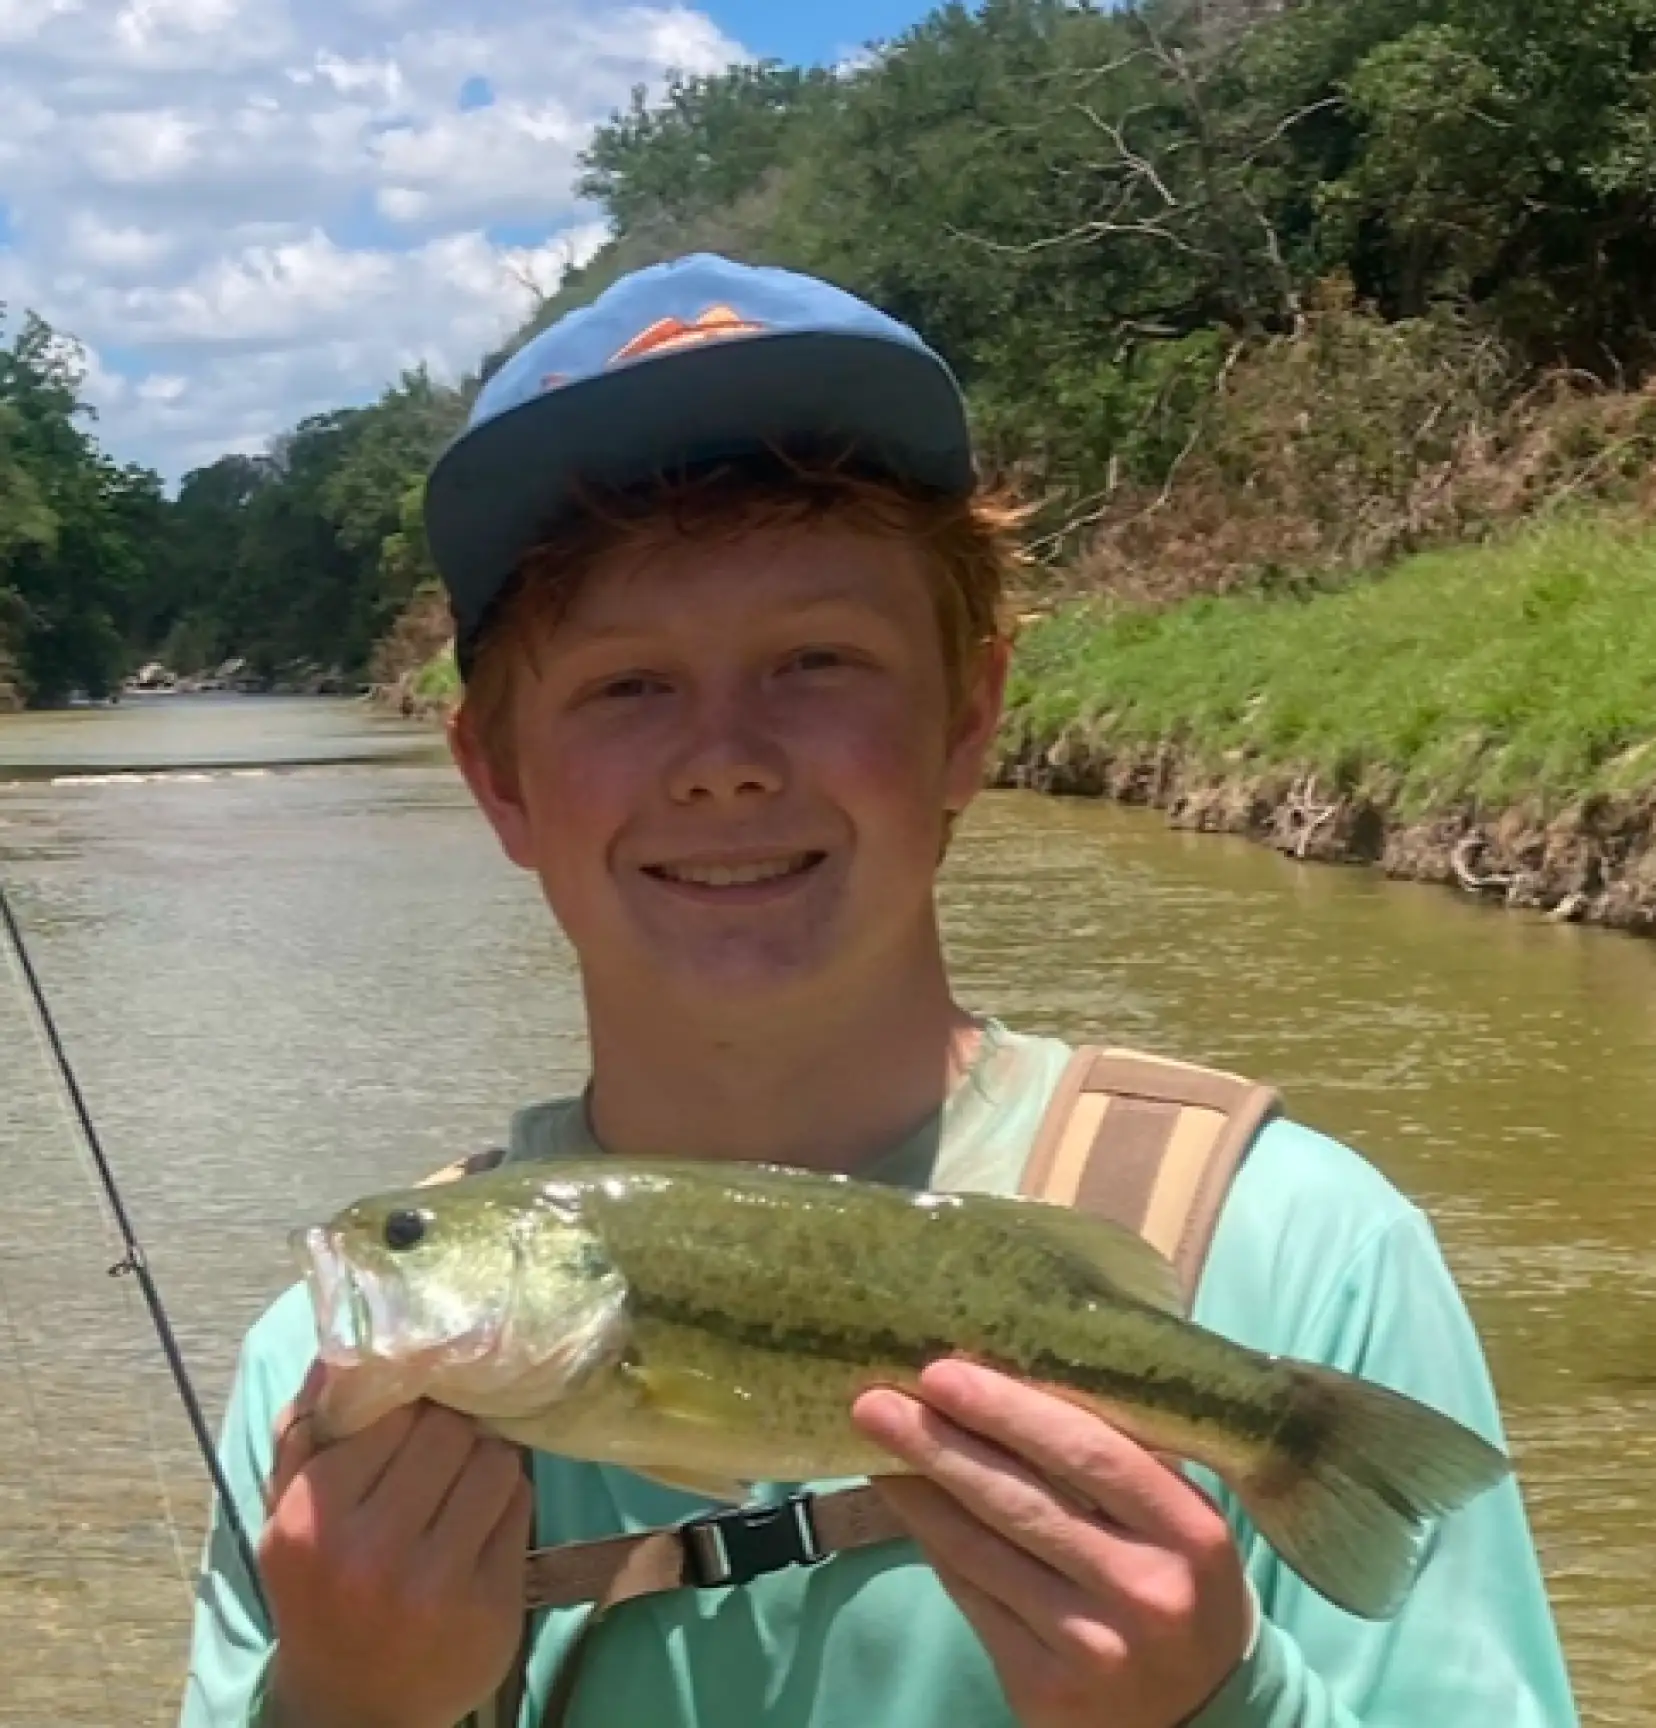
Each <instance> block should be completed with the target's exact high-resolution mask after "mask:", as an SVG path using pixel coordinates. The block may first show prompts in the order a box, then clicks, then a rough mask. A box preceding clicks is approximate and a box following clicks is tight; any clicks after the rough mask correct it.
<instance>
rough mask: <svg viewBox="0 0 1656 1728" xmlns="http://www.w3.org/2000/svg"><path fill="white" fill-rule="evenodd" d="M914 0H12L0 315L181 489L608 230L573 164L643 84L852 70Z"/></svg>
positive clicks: (479, 344) (3, 45)
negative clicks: (52, 332)
mask: <svg viewBox="0 0 1656 1728" xmlns="http://www.w3.org/2000/svg"><path fill="white" fill-rule="evenodd" d="M929 10H930V6H929V5H928V4H927V3H926V0H707V3H706V4H703V5H701V6H699V7H695V6H690V5H682V4H680V5H675V4H665V3H661V4H655V3H649V0H645V3H642V4H617V0H0V309H3V312H0V315H3V317H4V319H5V334H7V335H9V334H10V333H12V332H13V331H15V328H16V326H17V323H18V322H19V321H20V319H21V317H22V315H23V313H24V312H25V311H27V310H32V311H36V312H38V313H40V314H41V316H43V317H44V318H46V319H47V321H48V322H49V323H50V324H51V325H52V326H53V327H54V329H56V330H58V331H60V332H62V333H63V334H65V335H68V336H71V337H73V338H74V339H75V340H76V341H77V342H78V343H79V344H80V345H81V347H82V349H83V351H84V365H85V369H86V375H87V382H86V386H85V395H86V396H87V398H88V399H89V400H90V401H91V402H92V404H93V405H94V406H95V407H96V409H97V414H98V418H97V421H96V424H95V427H94V431H95V435H96V437H97V439H98V441H99V443H100V444H101V445H102V447H103V448H104V449H105V450H106V451H107V452H108V453H109V454H110V455H111V456H112V457H114V458H115V459H116V460H118V461H123V462H126V461H131V462H139V463H142V464H144V465H145V466H146V467H150V468H153V469H156V470H157V471H158V472H160V473H161V474H162V476H163V477H164V478H165V479H166V480H167V482H168V484H169V487H171V486H172V485H175V484H176V482H177V480H178V479H179V478H180V477H181V476H182V475H183V474H184V473H186V472H188V471H189V470H190V469H191V468H195V467H199V466H201V465H204V464H205V463H208V462H211V461H212V460H214V458H216V457H218V456H220V455H223V454H225V453H226V452H228V451H246V452H256V451H259V450H262V449H264V448H266V447H267V446H268V444H269V441H270V440H271V438H272V437H273V436H275V435H276V434H278V433H280V432H282V431H284V430H286V429H287V428H288V427H290V426H292V425H294V424H295V423H296V422H297V421H298V420H299V419H300V418H301V417H302V416H304V415H306V414H309V413H314V412H317V411H320V410H325V409H329V408H335V407H340V406H343V405H346V404H350V403H356V402H363V401H371V400H372V399H373V398H374V397H376V396H377V395H378V394H379V392H380V391H381V389H383V387H384V386H385V385H386V384H388V383H390V382H392V381H394V380H395V378H396V377H397V375H398V374H399V372H400V371H401V370H402V369H403V368H405V367H409V366H413V365H416V364H419V363H421V362H424V363H425V364H427V365H428V366H430V367H431V369H432V370H433V372H434V373H436V374H437V375H438V376H441V377H444V378H454V377H457V376H458V375H460V374H461V373H462V372H464V371H465V370H467V369H469V368H472V367H474V366H475V365H476V364H477V362H478V360H479V359H480V358H481V357H482V356H483V354H485V353H486V352H487V351H488V350H489V349H491V348H493V347H494V346H495V345H496V344H497V343H499V342H500V341H501V340H502V339H503V338H504V337H506V336H507V335H509V334H510V333H511V331H512V330H514V329H515V328H517V327H518V325H519V324H520V323H521V322H522V320H523V318H524V316H525V315H526V313H527V312H528V311H529V309H530V308H531V307H532V305H533V303H534V291H533V289H532V288H531V287H530V286H529V284H531V283H532V284H534V285H536V286H537V287H538V288H540V289H541V290H550V289H551V288H553V287H555V286H556V284H557V281H558V278H559V275H560V273H561V271H562V270H563V269H564V268H565V267H566V266H567V264H568V263H569V262H570V261H572V260H573V261H579V260H580V259H581V258H584V257H586V256H589V255H590V253H591V252H592V250H593V249H594V248H595V247H596V246H597V245H599V244H600V243H601V242H602V239H603V227H602V222H601V220H600V214H599V212H597V211H595V210H593V209H592V208H590V207H583V206H581V205H579V204H578V203H577V202H576V200H575V197H574V192H573V184H574V180H575V177H576V170H575V158H576V156H577V155H578V154H579V152H580V150H581V148H582V145H583V143H584V142H585V140H586V138H587V137H588V136H589V135H590V133H591V130H592V128H593V126H594V125H596V124H599V123H601V122H602V121H603V120H604V119H606V118H607V117H608V115H609V114H610V113H611V112H612V110H614V109H615V108H617V107H623V106H625V104H626V103H627V101H628V99H629V94H630V92H631V90H632V88H633V86H634V85H635V84H639V83H643V84H645V85H646V86H648V87H650V88H652V89H654V88H659V86H660V82H661V80H662V78H663V76H664V74H665V73H666V72H667V70H668V69H670V68H674V67H676V68H679V69H682V70H684V71H687V72H708V71H714V70H717V69H718V68H719V67H721V66H724V65H727V64H729V63H730V62H731V61H733V60H743V59H752V58H755V57H759V56H765V57H775V58H778V59H783V60H788V61H794V62H800V63H810V62H815V63H826V64H833V63H837V62H839V61H841V60H843V59H845V58H847V57H848V56H851V55H854V54H855V53H857V52H858V51H859V50H860V49H861V48H862V47H864V46H865V45H866V44H867V43H869V42H871V41H876V40H880V39H884V38H889V37H890V36H893V35H896V34H899V33H901V32H902V31H903V30H905V29H907V28H908V27H909V26H910V25H912V24H913V23H915V22H917V21H918V20H919V19H920V18H921V17H923V16H924V15H925V14H926V12H927V11H929Z"/></svg>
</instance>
